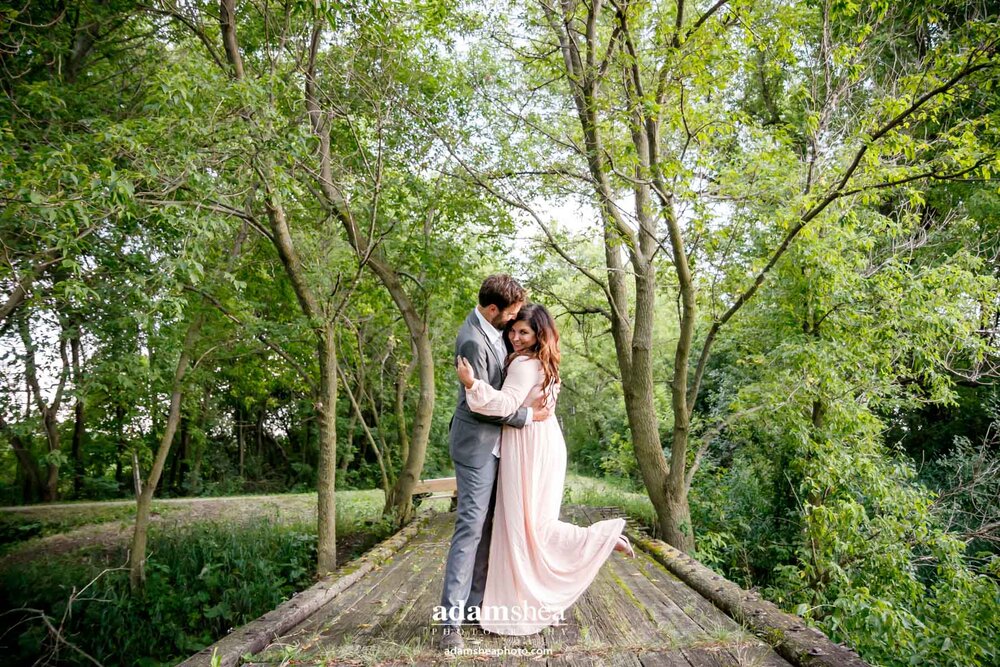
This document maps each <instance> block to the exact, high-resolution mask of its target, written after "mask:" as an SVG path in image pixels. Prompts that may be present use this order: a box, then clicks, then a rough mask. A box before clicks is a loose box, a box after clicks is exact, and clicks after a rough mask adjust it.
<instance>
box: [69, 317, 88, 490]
mask: <svg viewBox="0 0 1000 667" xmlns="http://www.w3.org/2000/svg"><path fill="white" fill-rule="evenodd" d="M69 343H70V352H71V357H72V360H73V392H74V393H75V394H76V405H74V406H73V447H72V458H73V496H74V497H76V498H79V497H80V493H81V492H82V491H83V471H84V470H83V439H84V436H85V435H86V425H85V422H84V406H83V390H82V386H83V377H82V372H81V369H80V352H81V351H80V347H81V346H80V329H79V327H78V328H77V329H76V331H75V333H74V335H73V337H72V338H70V340H69Z"/></svg>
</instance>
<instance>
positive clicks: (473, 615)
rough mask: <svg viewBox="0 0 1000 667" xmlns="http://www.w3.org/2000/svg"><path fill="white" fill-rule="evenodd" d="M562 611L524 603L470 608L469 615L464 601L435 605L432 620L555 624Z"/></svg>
mask: <svg viewBox="0 0 1000 667" xmlns="http://www.w3.org/2000/svg"><path fill="white" fill-rule="evenodd" d="M563 613H564V611H563V610H562V609H552V608H550V607H545V606H542V607H532V606H528V604H527V603H526V602H522V603H521V604H517V605H514V606H507V605H501V606H491V605H484V606H482V607H470V608H469V613H468V614H466V613H465V601H464V600H459V604H457V605H455V606H454V607H451V608H448V607H445V606H444V605H440V604H439V605H435V606H434V613H433V615H432V618H433V620H434V622H435V623H436V624H439V625H458V624H460V623H464V622H466V621H468V622H470V623H476V622H480V621H483V622H489V623H520V622H522V621H528V622H530V623H548V624H555V623H559V622H561V621H562V620H563V618H564V617H563Z"/></svg>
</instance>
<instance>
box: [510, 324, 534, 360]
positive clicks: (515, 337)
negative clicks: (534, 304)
mask: <svg viewBox="0 0 1000 667" xmlns="http://www.w3.org/2000/svg"><path fill="white" fill-rule="evenodd" d="M507 335H508V337H509V338H510V344H511V345H513V346H514V352H516V353H518V354H520V353H521V352H526V351H527V350H530V349H531V348H532V347H534V346H535V343H536V342H537V338H536V337H535V332H534V331H532V330H531V325H530V324H528V323H527V322H525V321H524V320H520V321H518V322H514V326H512V327H511V328H510V332H509V333H508V334H507Z"/></svg>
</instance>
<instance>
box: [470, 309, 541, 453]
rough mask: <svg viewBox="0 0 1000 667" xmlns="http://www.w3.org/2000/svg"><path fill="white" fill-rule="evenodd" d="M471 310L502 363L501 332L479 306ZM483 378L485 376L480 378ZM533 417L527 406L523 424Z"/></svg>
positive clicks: (494, 450)
mask: <svg viewBox="0 0 1000 667" xmlns="http://www.w3.org/2000/svg"><path fill="white" fill-rule="evenodd" d="M472 310H473V312H475V313H476V317H478V318H479V324H480V325H482V327H483V331H484V332H485V333H486V338H487V339H488V340H489V341H490V345H492V346H493V350H494V351H495V352H496V353H497V359H499V360H500V363H501V364H503V363H504V360H506V359H507V348H506V347H504V344H503V332H502V331H500V330H499V329H497V328H496V327H495V326H493V325H492V324H490V322H489V320H487V319H486V318H485V317H483V314H482V313H480V312H479V308H473V309H472ZM482 379H483V380H485V379H486V378H482ZM532 417H534V412H533V410H532V409H531V408H528V416H527V419H526V420H525V424H526V425H527V424H529V423H531V419H532ZM493 456H495V457H497V458H500V443H497V444H496V446H495V447H494V448H493Z"/></svg>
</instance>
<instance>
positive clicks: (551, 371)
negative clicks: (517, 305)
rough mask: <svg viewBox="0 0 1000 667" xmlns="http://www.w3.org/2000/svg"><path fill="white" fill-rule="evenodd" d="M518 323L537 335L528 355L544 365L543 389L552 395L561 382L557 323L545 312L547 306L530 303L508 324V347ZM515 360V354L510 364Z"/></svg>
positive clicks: (508, 360)
mask: <svg viewBox="0 0 1000 667" xmlns="http://www.w3.org/2000/svg"><path fill="white" fill-rule="evenodd" d="M517 322H527V323H528V326H529V327H531V330H532V331H533V332H534V333H535V344H534V345H533V346H532V348H531V349H530V350H528V354H529V355H530V356H532V357H534V358H535V359H538V361H539V363H541V364H542V372H543V373H544V374H545V382H543V383H542V387H543V389H544V391H545V393H546V394H548V395H551V391H552V387H553V386H554V385H555V384H556V383H557V382H559V359H560V354H559V330H558V329H556V322H555V320H553V319H552V316H551V315H549V311H547V310H545V306H541V305H539V304H537V303H529V304H528V305H526V306H524V307H523V308H521V311H520V312H519V313H518V314H517V317H515V318H514V319H513V320H511V321H510V322H508V323H507V328H506V330H505V331H504V337H503V339H504V344H505V345H507V346H508V347H510V338H509V334H510V330H511V329H512V328H513V326H514V324H515V323H517ZM511 349H513V348H511ZM513 360H514V355H513V354H512V355H510V356H509V357H508V358H507V362H508V363H510V362H511V361H513Z"/></svg>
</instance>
